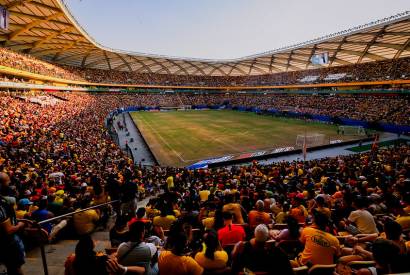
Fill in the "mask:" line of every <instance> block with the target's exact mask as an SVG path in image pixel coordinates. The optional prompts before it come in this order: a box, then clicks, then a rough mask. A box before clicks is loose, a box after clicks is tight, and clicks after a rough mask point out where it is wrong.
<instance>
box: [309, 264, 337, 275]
mask: <svg viewBox="0 0 410 275" xmlns="http://www.w3.org/2000/svg"><path fill="white" fill-rule="evenodd" d="M335 268H336V265H335V264H331V265H321V264H317V265H314V266H312V267H311V268H310V269H309V272H308V274H309V275H333V273H334V271H335Z"/></svg>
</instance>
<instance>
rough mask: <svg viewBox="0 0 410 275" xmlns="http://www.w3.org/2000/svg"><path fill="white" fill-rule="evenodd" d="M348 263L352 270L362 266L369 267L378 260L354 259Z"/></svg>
mask: <svg viewBox="0 0 410 275" xmlns="http://www.w3.org/2000/svg"><path fill="white" fill-rule="evenodd" d="M347 265H348V266H349V267H350V268H351V269H352V270H359V269H361V268H368V267H371V266H375V265H376V262H375V261H352V262H349V263H347Z"/></svg>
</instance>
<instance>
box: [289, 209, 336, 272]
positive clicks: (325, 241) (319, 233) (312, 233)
mask: <svg viewBox="0 0 410 275" xmlns="http://www.w3.org/2000/svg"><path fill="white" fill-rule="evenodd" d="M328 224H329V219H328V218H327V217H326V215H324V214H323V213H321V212H318V211H314V213H313V226H311V227H305V228H304V229H303V230H302V234H301V236H300V241H301V242H302V244H304V245H305V248H304V249H303V251H302V253H301V254H300V255H299V257H298V258H297V259H296V260H295V261H292V265H293V266H294V267H297V266H302V265H306V264H307V263H310V264H312V265H315V264H324V265H329V264H333V263H334V258H335V256H338V255H339V254H340V245H339V240H338V239H337V238H336V237H335V236H333V235H331V234H329V233H327V232H326V231H325V230H326V227H327V226H328Z"/></svg>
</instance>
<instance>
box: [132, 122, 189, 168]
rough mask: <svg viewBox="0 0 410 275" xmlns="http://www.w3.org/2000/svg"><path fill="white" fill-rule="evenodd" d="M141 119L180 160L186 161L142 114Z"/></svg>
mask: <svg viewBox="0 0 410 275" xmlns="http://www.w3.org/2000/svg"><path fill="white" fill-rule="evenodd" d="M140 118H141V120H143V121H144V122H145V124H147V125H148V127H149V128H151V130H152V131H153V132H154V133H155V134H156V135H157V136H158V137H159V138H160V139H161V140H162V142H163V143H164V144H165V145H166V146H167V147H168V148H169V149H170V150H171V151H172V152H173V153H174V154H175V155H176V156H177V157H178V158H179V160H181V161H182V162H187V161H186V160H185V159H184V158H183V157H182V156H181V155H180V154H179V153H178V152H177V151H175V149H174V148H173V147H172V146H171V145H170V144H169V143H168V142H167V141H166V140H165V139H164V138H163V137H162V135H161V134H160V133H159V132H158V131H157V129H155V128H154V127H152V125H151V124H150V123H149V122H148V120H146V119H145V118H144V117H143V116H140Z"/></svg>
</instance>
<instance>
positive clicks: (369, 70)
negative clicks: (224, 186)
mask: <svg viewBox="0 0 410 275" xmlns="http://www.w3.org/2000/svg"><path fill="white" fill-rule="evenodd" d="M0 64H1V65H4V66H7V67H11V68H14V69H19V70H23V71H28V72H31V73H36V74H41V75H45V76H52V77H57V78H63V79H69V80H77V81H89V82H92V83H115V84H144V85H168V86H208V87H220V86H244V87H246V86H272V85H294V84H306V83H337V82H356V81H380V80H395V79H409V78H410V69H409V68H410V58H409V57H405V58H400V59H391V60H386V61H377V62H368V63H360V64H354V65H344V66H331V67H323V68H317V69H309V70H298V71H289V72H281V73H272V74H262V75H249V76H207V75H182V74H159V73H148V72H136V71H133V72H130V71H117V70H101V69H92V68H80V67H73V66H67V65H61V64H52V63H48V62H45V61H42V60H39V59H37V58H35V57H33V56H30V55H27V54H22V53H17V52H14V51H11V50H9V49H6V48H0ZM284 65H285V64H284ZM305 80H308V81H305Z"/></svg>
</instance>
